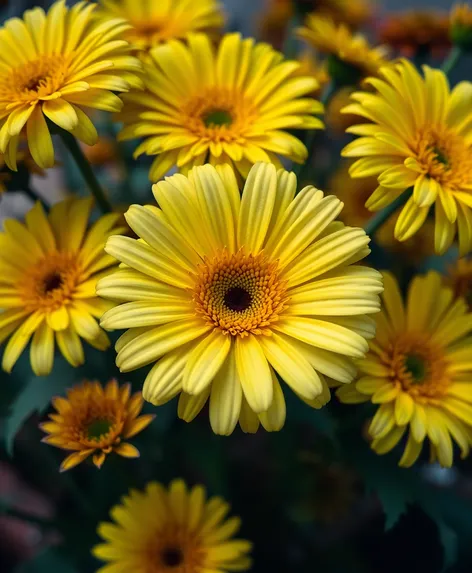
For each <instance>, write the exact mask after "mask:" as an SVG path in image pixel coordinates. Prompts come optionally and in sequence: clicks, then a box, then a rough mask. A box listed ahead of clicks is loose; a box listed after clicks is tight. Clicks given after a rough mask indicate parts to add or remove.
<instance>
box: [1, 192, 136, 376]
mask: <svg viewBox="0 0 472 573" xmlns="http://www.w3.org/2000/svg"><path fill="white" fill-rule="evenodd" d="M91 208H92V200H91V199H68V200H65V201H62V202H60V203H57V204H56V205H54V206H53V207H52V209H51V212H50V213H49V215H48V216H46V215H45V213H44V210H43V208H42V207H41V205H40V204H39V203H37V204H36V205H35V206H34V207H33V208H32V209H31V211H29V213H28V214H27V215H26V224H25V225H24V224H22V223H20V222H18V221H16V220H13V219H9V220H7V221H5V222H4V224H3V227H4V231H5V232H3V233H1V234H0V269H1V276H0V309H1V311H2V312H1V314H0V343H1V342H3V341H5V340H6V339H7V338H8V337H9V336H10V335H12V336H11V338H10V340H9V341H8V344H7V345H6V348H5V352H4V354H3V361H2V367H3V369H4V370H6V371H7V372H11V370H12V368H13V366H14V365H15V363H16V361H17V360H18V358H19V356H20V354H21V353H22V352H23V350H24V349H25V347H26V345H27V344H28V342H29V340H30V338H31V337H32V336H33V340H32V343H31V349H30V359H31V367H32V368H33V371H34V373H35V374H36V375H37V376H44V375H46V374H48V373H49V372H50V371H51V369H52V366H53V360H54V340H55V341H56V342H57V345H58V346H59V349H60V351H61V352H62V354H63V355H64V357H65V358H66V359H67V360H68V361H69V362H70V363H71V364H72V365H73V366H79V365H80V364H82V363H83V362H84V351H83V348H82V342H81V340H80V338H84V339H85V340H86V341H87V342H88V343H89V344H91V345H92V346H94V347H95V348H98V349H100V350H105V349H106V348H108V346H109V340H108V337H107V335H106V334H105V333H104V332H103V330H102V329H101V328H100V327H99V326H98V324H97V320H96V319H97V318H100V317H101V315H102V314H103V312H104V311H105V310H107V309H109V308H110V307H111V306H112V305H111V304H110V303H109V301H105V300H100V299H99V298H98V297H97V296H96V294H95V285H96V282H97V280H98V279H99V278H100V277H101V276H103V275H104V274H106V273H108V272H110V267H111V266H112V265H114V264H116V261H115V260H114V259H113V258H112V257H110V256H109V255H107V254H106V253H105V252H104V250H103V247H104V245H105V241H106V239H107V238H108V237H109V236H110V235H113V234H115V233H119V232H122V231H124V230H125V228H124V227H118V226H117V225H116V222H117V221H118V220H119V217H120V215H119V214H110V215H105V216H104V217H101V218H100V219H99V220H98V221H97V222H96V223H94V224H93V225H92V227H91V229H90V230H89V231H87V221H88V218H89V214H90V210H91Z"/></svg>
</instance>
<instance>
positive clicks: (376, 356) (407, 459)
mask: <svg viewBox="0 0 472 573" xmlns="http://www.w3.org/2000/svg"><path fill="white" fill-rule="evenodd" d="M384 284H385V292H384V294H383V297H382V298H383V307H382V311H381V312H380V314H379V315H378V318H377V334H376V337H375V339H374V340H372V342H371V345H370V346H371V350H370V352H369V354H368V355H367V356H366V357H365V358H364V359H363V360H359V361H358V366H359V375H360V378H359V379H358V380H357V381H356V382H354V383H353V384H350V385H349V386H346V387H342V388H340V389H339V390H338V391H337V395H338V397H339V398H340V400H341V401H342V402H346V403H360V402H369V401H371V402H372V403H373V404H380V406H379V408H378V410H377V412H376V414H375V416H374V418H373V419H372V423H371V425H370V428H369V432H370V434H371V436H372V437H373V438H374V440H373V442H372V444H371V447H372V449H373V450H374V451H375V452H376V453H377V454H385V453H387V452H389V451H390V450H391V449H393V448H394V447H395V446H396V445H397V444H398V442H399V441H400V440H401V438H402V437H403V435H404V434H405V432H407V434H408V441H407V443H406V446H405V449H404V452H403V456H402V458H401V460H400V465H401V466H404V467H409V466H411V465H413V464H414V463H415V461H416V460H417V458H418V456H419V454H420V452H421V449H422V446H423V442H424V440H425V439H426V438H429V440H430V447H431V460H432V461H435V460H436V459H438V460H439V463H440V464H441V465H442V466H444V467H450V466H451V465H452V462H453V444H452V440H451V436H452V438H454V440H455V441H456V442H457V444H458V445H459V447H460V449H461V452H462V458H464V457H466V456H467V455H468V453H469V446H470V444H471V443H472V428H471V424H472V405H471V403H470V398H471V388H472V386H471V384H470V376H471V373H472V363H471V361H470V357H471V356H472V338H470V337H469V338H467V334H468V333H470V332H471V331H472V314H470V313H467V305H466V303H465V301H464V300H463V299H457V300H453V298H452V292H451V289H448V288H446V287H444V286H442V285H441V277H440V276H439V274H437V273H435V272H430V273H428V274H427V275H426V276H417V277H415V278H414V279H413V281H412V283H411V285H410V287H409V291H408V296H407V301H406V304H405V305H404V303H403V302H402V296H401V294H400V289H399V287H398V284H397V282H396V279H395V278H394V277H393V276H392V275H391V274H390V273H384Z"/></svg>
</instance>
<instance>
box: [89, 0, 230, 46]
mask: <svg viewBox="0 0 472 573" xmlns="http://www.w3.org/2000/svg"><path fill="white" fill-rule="evenodd" d="M99 5H100V10H99V15H100V17H102V16H103V17H104V18H123V19H124V20H126V22H127V23H128V24H129V25H130V28H129V29H128V30H127V31H126V32H125V34H124V38H125V39H126V40H128V42H129V43H130V44H131V45H132V46H134V47H135V48H138V49H144V50H147V49H149V48H152V47H154V46H157V45H158V44H160V43H161V42H167V41H168V40H173V39H176V38H185V37H186V36H187V34H189V33H190V32H198V31H201V32H207V33H211V32H216V31H219V30H220V29H221V28H222V27H223V25H224V17H223V12H222V7H221V5H220V3H219V2H218V1H217V0H198V1H195V0H159V1H158V2H156V1H154V2H153V1H149V0H99Z"/></svg>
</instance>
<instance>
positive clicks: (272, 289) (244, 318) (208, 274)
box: [193, 250, 286, 336]
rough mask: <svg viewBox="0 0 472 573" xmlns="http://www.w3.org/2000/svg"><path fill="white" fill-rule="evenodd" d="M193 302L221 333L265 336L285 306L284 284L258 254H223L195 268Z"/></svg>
mask: <svg viewBox="0 0 472 573" xmlns="http://www.w3.org/2000/svg"><path fill="white" fill-rule="evenodd" d="M193 299H194V301H195V307H196V312H197V313H198V314H200V315H201V316H202V317H203V318H204V319H205V321H206V322H207V324H212V325H213V326H214V327H215V328H219V329H220V330H221V331H222V332H223V334H231V335H233V336H236V335H239V336H247V335H248V334H249V333H252V334H268V333H269V332H270V330H269V328H270V325H271V323H272V322H275V321H276V320H277V319H278V316H279V314H280V313H281V312H282V310H283V309H284V308H285V306H286V304H285V303H286V284H285V282H284V281H281V280H280V278H279V275H278V267H277V263H276V262H275V263H274V262H270V261H269V260H268V259H267V258H266V257H265V256H264V255H263V254H262V253H259V254H257V255H252V254H246V253H245V252H244V250H240V251H239V252H238V253H236V254H234V255H229V254H228V253H227V251H223V252H222V253H220V254H219V255H217V256H216V257H215V258H214V259H212V260H206V261H205V263H204V264H202V265H201V266H200V267H199V276H198V278H197V282H196V285H195V288H194V293H193Z"/></svg>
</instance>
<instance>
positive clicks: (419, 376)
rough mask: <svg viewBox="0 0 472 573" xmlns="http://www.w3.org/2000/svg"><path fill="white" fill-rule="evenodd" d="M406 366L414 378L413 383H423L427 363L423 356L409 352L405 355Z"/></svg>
mask: <svg viewBox="0 0 472 573" xmlns="http://www.w3.org/2000/svg"><path fill="white" fill-rule="evenodd" d="M405 368H406V370H407V371H408V372H409V373H410V375H411V377H412V378H413V380H412V383H413V384H422V383H423V382H424V379H425V376H426V373H427V365H426V363H425V361H424V359H423V358H422V357H421V356H418V355H416V354H407V355H406V356H405Z"/></svg>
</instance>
